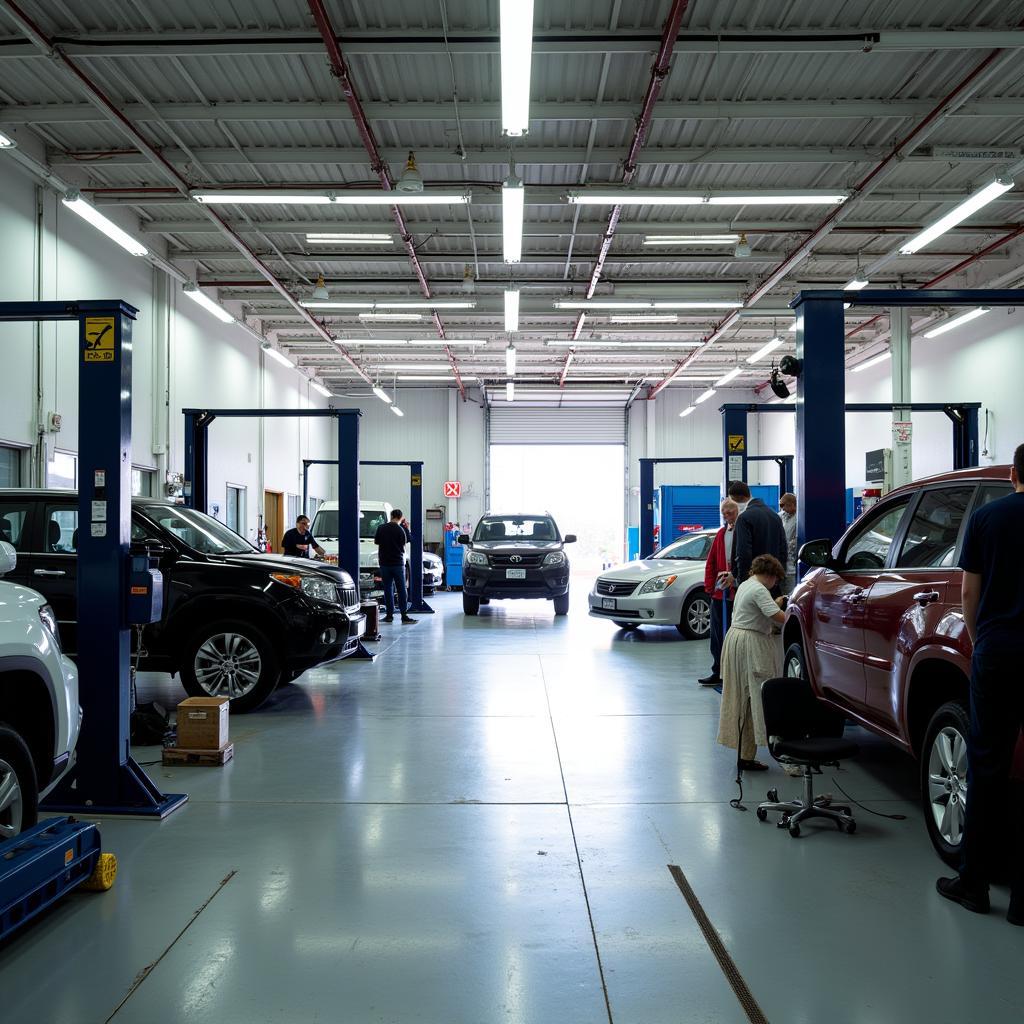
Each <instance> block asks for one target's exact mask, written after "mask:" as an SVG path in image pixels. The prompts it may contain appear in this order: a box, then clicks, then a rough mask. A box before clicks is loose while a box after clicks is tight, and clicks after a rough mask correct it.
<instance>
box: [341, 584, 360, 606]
mask: <svg viewBox="0 0 1024 1024" xmlns="http://www.w3.org/2000/svg"><path fill="white" fill-rule="evenodd" d="M338 603H339V604H340V605H341V606H342V607H344V608H352V607H353V606H356V605H358V604H359V592H358V591H357V590H356V588H355V587H343V586H340V585H339V586H338Z"/></svg>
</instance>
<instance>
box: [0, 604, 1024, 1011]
mask: <svg viewBox="0 0 1024 1024" xmlns="http://www.w3.org/2000/svg"><path fill="white" fill-rule="evenodd" d="M432 603H433V605H434V607H435V608H436V610H437V614H436V615H434V616H432V617H429V616H423V617H422V619H421V621H420V622H419V623H418V624H417V625H415V626H405V627H403V626H399V625H398V624H395V625H393V626H389V627H385V628H386V629H387V633H386V639H385V640H384V641H383V642H382V643H381V644H380V645H379V650H380V656H379V657H378V658H377V659H376V661H375V662H374V663H372V664H366V663H358V662H348V663H342V664H340V665H336V666H333V667H329V668H324V669H320V670H317V671H313V672H310V673H308V674H307V675H306V676H304V677H303V678H301V679H300V680H298V681H297V682H296V683H295V684H293V685H291V686H287V687H284V688H283V689H281V690H280V691H279V692H278V693H277V694H276V695H275V697H274V699H273V700H272V701H271V702H270V703H269V704H268V705H267V706H266V707H265V708H263V709H262V710H261V711H259V712H257V713H255V714H252V715H248V716H241V717H235V718H233V719H232V721H231V731H232V739H233V740H234V743H235V758H234V760H233V761H232V762H231V763H230V764H228V765H227V766H226V767H225V768H222V769H210V768H174V769H166V768H161V767H159V766H158V765H156V766H153V767H152V768H151V769H150V770H151V771H152V772H153V774H154V777H155V778H156V779H157V780H158V781H159V783H160V784H161V785H162V786H163V787H164V788H165V789H167V790H168V791H187V792H188V793H189V794H190V801H189V803H188V805H187V806H186V807H185V809H184V810H182V811H180V812H179V813H177V814H175V815H174V816H173V817H171V818H169V819H168V820H167V821H165V822H163V823H161V824H153V823H144V822H137V821H105V822H104V823H103V828H102V831H103V837H104V841H105V844H106V846H107V847H108V848H110V849H112V850H113V851H114V852H116V853H117V855H118V858H119V860H120V866H121V870H120V875H119V877H118V881H117V884H116V886H115V887H114V889H113V890H112V891H111V892H109V893H107V894H105V895H81V896H75V897H72V898H71V899H68V900H66V901H64V902H63V903H61V904H60V905H59V906H58V907H57V908H56V909H55V910H53V911H52V912H50V913H49V914H47V915H45V916H44V917H43V918H42V919H41V920H40V921H39V922H38V923H37V924H35V925H33V926H31V927H29V928H28V929H27V930H26V931H25V932H24V933H23V934H21V935H20V936H19V937H18V938H16V939H15V940H13V941H11V942H9V943H7V944H6V945H5V946H0V1005H2V1006H3V1014H2V1020H3V1022H4V1024H28V1022H33V1024H35V1022H45V1024H103V1022H107V1021H114V1022H115V1024H176V1022H183V1021H189V1022H190V1024H205V1022H218V1024H236V1022H237V1024H263V1022H268V1024H269V1022H281V1024H300V1022H301V1024H306V1022H314V1021H322V1022H336V1021H344V1022H353V1024H363V1022H371V1021H374V1022H376V1021H381V1022H395V1024H406V1022H414V1021H415V1022H424V1024H441V1022H444V1024H463V1022H465V1024H478V1022H495V1021H502V1022H507V1024H553V1022H557V1024H577V1022H578V1024H600V1022H602V1021H608V1020H611V1021H613V1022H622V1024H626V1022H630V1024H639V1022H642V1024H670V1022H671V1024H680V1022H696V1021H700V1022H716V1024H718V1022H727V1024H731V1022H737V1024H739V1022H742V1021H744V1020H746V1017H745V1016H744V1014H743V1012H742V1010H741V1009H740V1006H739V1004H738V1002H737V1000H736V997H735V996H734V995H733V993H732V990H731V989H730V988H729V985H728V984H727V982H726V980H725V978H724V976H723V975H722V972H721V970H720V968H719V967H718V964H717V963H716V961H715V959H714V958H713V956H712V955H711V953H710V951H709V949H708V946H707V944H706V942H705V941H704V939H703V937H702V936H701V934H700V932H699V930H698V929H697V927H696V925H695V923H694V919H693V916H692V914H691V913H690V911H689V909H688V908H687V906H686V904H685V903H684V902H683V899H682V897H681V895H680V893H679V890H678V888H677V887H676V885H675V883H674V882H673V880H672V878H671V876H670V875H669V873H668V871H667V869H666V865H668V864H678V865H680V866H681V867H682V869H683V871H684V872H685V874H686V876H687V878H688V879H689V881H690V883H691V884H692V886H693V888H694V889H695V891H696V894H697V896H698V898H699V899H700V901H701V902H702V904H703V906H704V908H705V910H706V911H707V914H708V915H709V917H710V919H711V921H712V922H713V924H714V925H715V927H716V928H717V929H718V931H719V933H720V934H721V936H722V939H723V941H724V942H725V945H726V946H727V948H728V950H729V952H730V953H731V955H732V957H733V958H734V960H735V962H736V964H737V966H738V968H739V970H740V971H741V973H742V974H743V976H744V977H745V979H746V981H747V983H748V985H749V986H750V989H751V990H752V992H753V994H754V996H755V997H756V999H757V1001H758V1002H759V1004H760V1006H761V1007H762V1009H763V1010H764V1013H765V1015H766V1017H767V1018H768V1020H770V1021H772V1022H773V1024H799V1022H807V1024H822V1022H826V1021H827V1022H829V1024H845V1022H850V1024H853V1022H857V1024H861V1022H871V1024H888V1022H893V1024H895V1022H900V1024H907V1022H925V1021H927V1022H945V1021H949V1022H953V1021H956V1022H958V1024H966V1022H973V1021H979V1022H980V1021H985V1022H993V1024H995V1022H1004V1021H1007V1022H1008V1021H1016V1020H1020V1000H1019V985H1018V983H1017V981H1016V977H1015V976H1016V973H1017V972H1018V971H1019V967H1020V964H1021V963H1022V962H1024V959H1022V956H1024V936H1022V935H1021V933H1020V932H1019V931H1018V930H1014V929H1012V928H1010V927H1009V926H1008V925H1007V924H1006V922H1005V921H1004V920H1002V916H1001V915H1002V913H1003V912H1005V903H1006V893H1005V891H1003V890H996V891H995V892H994V904H995V909H996V913H994V914H993V915H992V916H991V917H988V918H982V917H976V916H974V915H971V914H967V913H965V912H963V911H961V910H959V909H958V908H956V907H954V906H952V905H950V904H948V903H944V902H942V901H940V900H939V899H938V898H937V897H936V895H935V894H934V890H933V886H934V881H935V877H936V876H937V874H939V873H940V870H941V867H942V866H941V865H940V863H939V862H938V861H937V860H936V858H935V856H934V855H933V854H932V852H931V849H930V847H929V845H928V842H927V839H926V836H925V832H924V828H923V825H922V823H921V818H920V812H919V810H918V806H917V804H916V783H915V769H914V766H913V764H912V763H911V762H910V761H909V760H908V759H906V758H904V757H903V756H902V755H900V754H898V753H895V752H894V751H892V750H890V749H889V748H887V747H885V746H884V745H881V744H879V743H877V742H875V741H873V740H872V739H871V738H870V737H867V736H864V737H863V740H864V742H865V745H866V750H865V752H864V755H863V757H862V758H861V759H860V760H859V761H857V762H849V765H848V768H847V770H845V771H842V772H829V773H826V775H825V777H824V779H823V780H822V785H821V788H822V789H823V790H828V789H833V788H836V787H838V786H842V787H843V789H845V790H846V791H847V792H848V793H849V794H850V795H851V796H853V797H855V798H856V799H858V800H861V801H867V802H868V803H869V804H870V805H871V806H872V807H873V808H875V809H877V810H884V811H886V812H890V813H891V812H902V813H905V814H907V816H908V820H906V821H902V822H900V821H891V820H887V819H884V818H879V817H874V816H872V815H871V814H868V813H866V812H865V811H857V819H858V826H859V830H858V832H857V834H856V835H855V836H846V835H842V834H840V833H839V832H837V831H835V830H833V829H831V828H829V827H828V826H823V827H821V828H820V829H816V828H813V827H809V828H808V829H806V830H805V837H804V838H801V839H800V840H792V839H790V838H789V836H788V835H787V834H786V833H785V832H782V831H779V830H777V829H775V828H773V827H772V826H771V825H770V824H765V825H761V824H759V823H758V821H757V820H756V818H755V817H754V814H753V812H752V810H751V811H749V812H748V813H745V814H744V813H739V812H737V811H735V810H733V809H731V808H730V807H729V804H728V801H729V799H730V798H731V797H733V796H734V795H735V792H736V790H735V786H734V784H733V768H732V763H731V758H730V755H729V753H728V752H726V751H724V750H722V749H720V748H718V747H716V745H715V743H714V736H715V727H716V724H717V711H718V703H719V697H718V695H717V694H715V693H714V692H709V691H707V690H702V689H700V688H698V687H697V686H696V685H695V683H694V680H695V678H696V677H697V676H698V675H699V674H703V671H704V670H705V669H706V668H707V667H708V665H707V644H706V643H687V642H685V641H683V640H682V639H681V638H680V637H679V636H678V634H677V633H676V631H675V630H674V629H652V630H649V631H647V632H642V633H639V634H626V633H619V632H616V630H615V629H614V627H612V626H611V625H610V624H609V623H607V622H603V621H595V620H591V619H589V618H587V616H586V615H585V614H584V613H583V611H582V609H583V608H584V607H585V590H584V589H582V588H581V589H580V591H579V592H578V593H575V594H574V607H573V611H572V613H571V614H570V616H569V617H568V618H567V619H555V618H554V617H553V615H552V613H551V606H550V605H548V604H545V603H543V602H538V603H532V602H531V603H520V604H515V603H508V604H496V605H492V606H491V607H490V608H485V609H483V610H482V613H481V615H480V617H479V618H476V619H467V618H464V617H463V615H462V612H461V602H460V599H459V596H458V595H457V594H440V595H436V596H435V597H434V598H433V599H432ZM142 690H143V692H142V693H141V694H140V699H142V700H146V699H151V698H153V697H156V698H158V699H163V700H164V701H166V702H167V703H169V704H174V703H175V702H176V701H177V700H178V699H180V697H181V696H182V694H181V692H180V691H179V689H178V687H177V684H176V682H174V681H172V680H169V679H167V678H166V677H159V676H153V677H147V678H146V679H145V680H144V685H143V687H142ZM136 754H137V756H138V757H139V759H140V760H143V761H153V760H154V759H155V758H156V756H157V752H156V751H154V750H150V749H142V750H138V751H137V752H136ZM773 784H774V785H778V786H779V787H780V788H781V789H782V790H783V792H789V791H791V790H792V788H793V783H792V782H791V781H790V780H788V779H787V778H786V777H785V776H783V775H782V774H781V772H779V771H778V770H773V771H771V772H770V773H768V774H767V776H761V777H759V778H755V779H754V780H753V782H752V783H751V784H750V785H749V786H748V792H747V794H746V799H747V802H748V806H750V807H751V808H752V807H753V804H754V801H755V800H756V799H758V798H760V797H761V796H762V795H763V791H764V790H765V789H766V788H767V787H768V786H769V785H773ZM225 879H227V880H226V881H225ZM211 897H212V898H211ZM200 908H203V909H202V910H201V912H198V911H199V910H200ZM197 912H198V913H197Z"/></svg>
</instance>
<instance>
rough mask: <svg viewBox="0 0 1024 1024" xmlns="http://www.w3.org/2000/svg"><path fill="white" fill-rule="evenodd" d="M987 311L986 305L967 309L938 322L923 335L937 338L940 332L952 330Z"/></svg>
mask: <svg viewBox="0 0 1024 1024" xmlns="http://www.w3.org/2000/svg"><path fill="white" fill-rule="evenodd" d="M988 311H989V307H988V306H978V308H977V309H971V310H968V312H966V313H961V314H960V315H959V316H955V317H953V319H952V320H947V321H946V322H945V323H941V324H939V326H938V327H933V328H932V329H931V330H930V331H925V332H924V336H925V337H926V338H937V337H938V336H939V335H940V334H945V333H946V331H952V330H953V329H954V328H956V327H959V326H960V325H961V324H966V323H970V322H971V321H972V320H977V319H978V317H979V316H984V315H985V314H986V313H987V312H988Z"/></svg>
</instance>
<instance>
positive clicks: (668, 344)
mask: <svg viewBox="0 0 1024 1024" xmlns="http://www.w3.org/2000/svg"><path fill="white" fill-rule="evenodd" d="M544 344H545V345H547V346H548V347H549V348H665V349H672V348H700V346H701V345H703V344H704V342H702V341H679V340H677V339H675V338H673V339H670V340H667V341H630V340H629V339H628V338H623V339H622V340H618V339H616V340H614V341H612V340H607V339H598V338H591V339H588V340H586V341H573V340H572V339H571V338H564V339H563V338H549V339H548V340H547V341H545V342H544ZM665 354H666V355H668V354H669V353H667V352H666V353H665Z"/></svg>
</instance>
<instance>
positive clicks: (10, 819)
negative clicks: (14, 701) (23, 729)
mask: <svg viewBox="0 0 1024 1024" xmlns="http://www.w3.org/2000/svg"><path fill="white" fill-rule="evenodd" d="M38 819H39V786H38V784H37V782H36V769H35V765H33V763H32V755H31V754H30V753H29V749H28V747H27V746H26V745H25V741H24V740H23V739H22V738H21V737H20V736H19V735H18V734H17V733H16V732H15V731H14V730H13V729H11V728H10V727H8V726H6V725H3V724H2V723H0V842H3V840H5V839H13V838H14V836H16V835H17V834H18V833H19V832H24V831H25V829H27V828H31V827H32V826H33V825H34V824H35V823H36V821H38Z"/></svg>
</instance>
